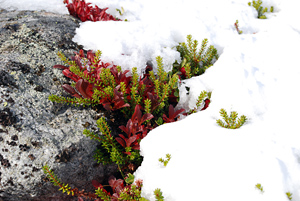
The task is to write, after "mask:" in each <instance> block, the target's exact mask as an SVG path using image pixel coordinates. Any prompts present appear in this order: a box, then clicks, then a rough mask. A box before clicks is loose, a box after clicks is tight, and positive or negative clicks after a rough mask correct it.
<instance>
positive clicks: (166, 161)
mask: <svg viewBox="0 0 300 201" xmlns="http://www.w3.org/2000/svg"><path fill="white" fill-rule="evenodd" d="M170 160H171V154H166V160H165V159H163V158H159V159H158V161H159V162H161V163H163V164H164V166H165V167H166V166H167V164H168V163H169V161H170Z"/></svg>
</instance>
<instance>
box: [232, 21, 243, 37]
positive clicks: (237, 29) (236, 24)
mask: <svg viewBox="0 0 300 201" xmlns="http://www.w3.org/2000/svg"><path fill="white" fill-rule="evenodd" d="M234 26H235V29H236V31H237V32H238V33H239V34H242V33H243V31H241V30H240V29H239V21H238V20H236V21H235V23H234Z"/></svg>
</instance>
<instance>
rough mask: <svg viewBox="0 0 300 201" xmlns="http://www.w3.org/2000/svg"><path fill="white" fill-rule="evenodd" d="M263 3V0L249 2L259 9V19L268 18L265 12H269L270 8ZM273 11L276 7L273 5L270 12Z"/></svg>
mask: <svg viewBox="0 0 300 201" xmlns="http://www.w3.org/2000/svg"><path fill="white" fill-rule="evenodd" d="M261 4H262V1H261V0H258V1H254V0H253V1H252V3H251V2H248V5H249V6H253V7H254V8H255V9H256V10H257V13H258V15H257V18H259V19H267V17H266V16H265V15H264V13H266V12H269V11H268V8H263V7H262V6H261ZM273 11H274V7H273V6H271V8H270V12H271V13H272V12H273Z"/></svg>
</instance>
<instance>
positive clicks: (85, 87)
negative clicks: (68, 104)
mask: <svg viewBox="0 0 300 201" xmlns="http://www.w3.org/2000/svg"><path fill="white" fill-rule="evenodd" d="M89 85H90V83H89V82H87V81H85V80H83V79H80V80H78V82H77V83H76V85H75V87H76V89H77V91H79V93H80V94H81V95H82V96H83V97H84V98H92V96H91V95H92V94H91V93H90V92H89Z"/></svg>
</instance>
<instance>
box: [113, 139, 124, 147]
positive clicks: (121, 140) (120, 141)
mask: <svg viewBox="0 0 300 201" xmlns="http://www.w3.org/2000/svg"><path fill="white" fill-rule="evenodd" d="M115 139H116V141H117V142H119V144H120V145H122V147H124V148H125V147H126V144H125V142H124V140H123V139H122V138H120V137H116V138H115Z"/></svg>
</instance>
